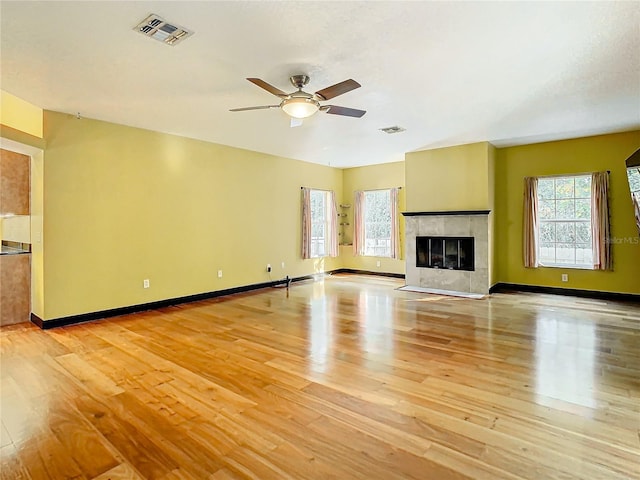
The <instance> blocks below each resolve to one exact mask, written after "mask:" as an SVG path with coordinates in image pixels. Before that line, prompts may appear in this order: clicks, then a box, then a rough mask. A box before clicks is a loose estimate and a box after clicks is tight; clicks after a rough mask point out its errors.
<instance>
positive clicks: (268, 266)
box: [267, 263, 271, 272]
mask: <svg viewBox="0 0 640 480" xmlns="http://www.w3.org/2000/svg"><path fill="white" fill-rule="evenodd" d="M267 272H271V264H270V263H267Z"/></svg>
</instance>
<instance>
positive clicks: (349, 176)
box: [340, 162, 406, 274]
mask: <svg viewBox="0 0 640 480" xmlns="http://www.w3.org/2000/svg"><path fill="white" fill-rule="evenodd" d="M404 165H405V164H404V162H396V163H385V164H382V165H372V166H368V167H358V168H347V169H345V170H344V171H343V191H344V195H343V198H342V203H343V204H344V203H346V204H350V205H351V208H350V209H347V210H344V211H345V212H347V214H348V217H347V218H348V219H349V223H351V225H349V227H347V228H346V229H345V232H344V233H345V238H346V239H347V241H348V242H349V243H351V242H352V240H353V203H354V192H356V191H357V190H377V189H382V188H393V187H403V188H402V190H400V198H399V202H400V211H401V212H404V211H405V198H406V195H405V193H406V190H405V188H404V184H405V172H404ZM400 246H401V247H400V248H401V252H400V253H401V255H400V259H392V258H384V257H363V256H355V255H354V254H353V246H352V245H348V246H342V247H340V257H341V260H342V266H343V267H344V268H349V269H353V270H367V271H370V272H385V273H398V274H404V271H405V261H404V251H403V250H404V217H402V215H401V216H400ZM377 262H380V266H379V267H378V265H377Z"/></svg>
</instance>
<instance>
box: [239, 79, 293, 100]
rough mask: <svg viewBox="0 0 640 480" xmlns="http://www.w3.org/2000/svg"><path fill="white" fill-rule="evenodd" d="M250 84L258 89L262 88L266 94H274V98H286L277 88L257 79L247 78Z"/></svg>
mask: <svg viewBox="0 0 640 480" xmlns="http://www.w3.org/2000/svg"><path fill="white" fill-rule="evenodd" d="M247 80H249V81H250V82H251V83H253V84H254V85H257V86H258V87H260V88H264V89H265V90H266V91H267V92H269V93H272V94H274V95H275V96H276V97H286V96H287V94H286V93H284V92H283V91H282V90H280V89H279V88H276V87H274V86H273V85H270V84H268V83H267V82H265V81H264V80H260V79H259V78H247Z"/></svg>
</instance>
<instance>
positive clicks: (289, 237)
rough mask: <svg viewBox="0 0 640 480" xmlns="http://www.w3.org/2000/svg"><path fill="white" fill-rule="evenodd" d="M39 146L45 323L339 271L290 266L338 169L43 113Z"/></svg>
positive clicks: (324, 264) (324, 265)
mask: <svg viewBox="0 0 640 480" xmlns="http://www.w3.org/2000/svg"><path fill="white" fill-rule="evenodd" d="M45 139H46V142H47V150H46V156H45V170H44V185H45V190H44V196H45V202H46V205H45V208H46V210H45V224H44V236H45V238H46V244H45V283H44V288H45V291H46V294H47V295H46V297H45V300H46V302H45V317H46V318H45V320H46V319H53V318H60V317H65V316H69V315H75V314H81V313H86V312H94V311H101V310H106V309H112V308H117V307H121V306H127V305H136V304H143V303H147V302H152V301H155V300H161V299H168V298H175V297H181V296H186V295H192V294H197V293H202V292H211V291H216V290H222V289H226V288H231V287H236V286H243V285H249V284H255V283H261V282H268V281H269V280H270V278H273V279H274V280H275V279H280V278H284V276H285V275H289V276H291V277H296V276H303V275H308V274H312V273H315V272H318V271H323V270H332V269H336V268H339V267H340V266H341V265H340V259H339V258H336V259H326V260H325V261H323V260H302V259H301V255H300V250H301V248H300V245H301V239H300V218H301V212H300V204H301V202H300V195H301V193H300V187H301V186H309V187H315V188H320V189H332V190H334V191H336V194H337V198H342V171H341V170H339V169H335V168H330V167H324V166H321V165H315V164H311V163H305V162H300V161H295V160H290V159H285V158H279V157H274V156H270V155H266V154H261V153H256V152H251V151H247V150H241V149H237V148H231V147H226V146H223V145H216V144H212V143H207V142H201V141H196V140H191V139H187V138H183V137H177V136H172V135H166V134H161V133H157V132H152V131H147V130H141V129H136V128H131V127H125V126H121V125H116V124H111V123H106V122H100V121H95V120H89V119H81V120H78V119H76V118H75V117H73V116H70V115H65V114H61V113H54V112H48V111H46V112H45ZM281 262H284V263H285V268H282V267H281ZM267 263H270V264H271V265H272V268H273V270H272V272H271V277H270V276H269V274H268V273H267V272H266V265H267ZM219 269H221V270H223V278H221V279H219V278H217V271H218V270H219ZM147 278H148V279H149V280H150V284H151V287H150V288H149V289H143V279H147Z"/></svg>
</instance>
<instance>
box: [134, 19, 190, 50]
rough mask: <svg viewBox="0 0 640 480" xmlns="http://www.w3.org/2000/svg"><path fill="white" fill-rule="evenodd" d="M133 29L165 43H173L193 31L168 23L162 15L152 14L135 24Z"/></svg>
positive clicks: (188, 35)
mask: <svg viewBox="0 0 640 480" xmlns="http://www.w3.org/2000/svg"><path fill="white" fill-rule="evenodd" d="M134 30H136V31H138V32H140V33H142V34H143V35H146V36H147V37H151V38H155V39H156V40H158V41H159V42H162V43H166V44H167V45H175V44H176V43H179V42H181V41H182V40H184V39H185V38H187V37H190V36H191V35H193V32H191V31H189V30H187V29H186V28H183V27H181V26H179V25H175V24H172V23H168V22H166V21H165V20H164V19H163V18H162V17H159V16H158V15H154V14H151V15H149V16H148V17H147V18H145V19H144V20H143V21H142V22H140V23H139V24H138V25H136V26H135V27H134Z"/></svg>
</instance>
